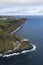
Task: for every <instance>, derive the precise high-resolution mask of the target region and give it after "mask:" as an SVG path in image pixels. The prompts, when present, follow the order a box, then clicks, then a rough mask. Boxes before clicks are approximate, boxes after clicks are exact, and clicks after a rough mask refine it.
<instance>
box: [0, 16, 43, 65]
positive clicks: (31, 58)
mask: <svg viewBox="0 0 43 65" xmlns="http://www.w3.org/2000/svg"><path fill="white" fill-rule="evenodd" d="M16 17H24V18H27V19H28V20H27V21H26V22H25V24H23V26H22V27H21V28H20V29H19V30H18V31H16V33H15V34H18V35H19V36H21V37H23V38H27V39H29V41H30V43H32V44H33V45H35V46H36V49H35V50H34V51H31V52H26V53H21V54H18V55H14V56H10V57H3V58H2V57H1V58H0V65H43V16H16Z"/></svg>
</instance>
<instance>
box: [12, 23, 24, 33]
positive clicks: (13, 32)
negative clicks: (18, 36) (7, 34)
mask: <svg viewBox="0 0 43 65" xmlns="http://www.w3.org/2000/svg"><path fill="white" fill-rule="evenodd" d="M22 26H23V24H22V25H20V26H19V27H18V28H17V29H16V30H14V31H13V32H11V34H13V33H15V32H16V31H18V30H19V29H20V28H21V27H22Z"/></svg>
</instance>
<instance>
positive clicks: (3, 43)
mask: <svg viewBox="0 0 43 65" xmlns="http://www.w3.org/2000/svg"><path fill="white" fill-rule="evenodd" d="M24 21H25V19H7V20H0V53H3V52H6V51H8V50H11V49H13V48H14V43H15V41H20V40H21V38H20V37H18V36H17V35H13V34H12V35H11V34H10V33H11V31H13V30H15V29H16V28H17V27H18V26H20V25H21V24H23V23H24Z"/></svg>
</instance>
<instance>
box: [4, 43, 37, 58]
mask: <svg viewBox="0 0 43 65" xmlns="http://www.w3.org/2000/svg"><path fill="white" fill-rule="evenodd" d="M31 45H32V46H33V48H32V49H31V50H24V51H22V52H20V53H12V54H6V55H4V56H3V57H10V56H14V55H19V54H22V53H26V52H31V51H34V50H35V49H36V46H35V45H33V44H31Z"/></svg>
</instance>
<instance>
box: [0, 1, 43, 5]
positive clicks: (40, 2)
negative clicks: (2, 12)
mask: <svg viewBox="0 0 43 65" xmlns="http://www.w3.org/2000/svg"><path fill="white" fill-rule="evenodd" d="M0 3H1V4H3V3H5V4H6V3H7V4H8V3H9V4H16V5H17V4H18V5H27V4H33V3H39V4H42V3H43V0H0Z"/></svg>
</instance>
